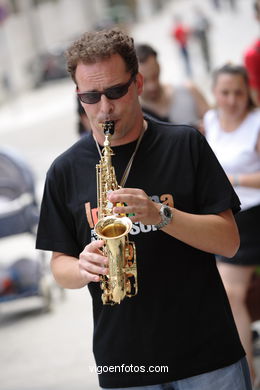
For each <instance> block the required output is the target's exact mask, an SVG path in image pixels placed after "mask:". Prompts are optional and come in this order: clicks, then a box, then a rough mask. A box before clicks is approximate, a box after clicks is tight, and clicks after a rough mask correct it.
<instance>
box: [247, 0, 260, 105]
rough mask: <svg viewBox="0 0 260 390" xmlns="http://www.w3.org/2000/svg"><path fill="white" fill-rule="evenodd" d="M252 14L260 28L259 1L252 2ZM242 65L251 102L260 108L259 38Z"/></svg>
mask: <svg viewBox="0 0 260 390" xmlns="http://www.w3.org/2000/svg"><path fill="white" fill-rule="evenodd" d="M254 12H255V18H256V20H257V21H258V23H259V27H260V0H256V1H255V2H254ZM244 63H245V67H246V68H247V72H248V75H249V82H250V86H251V92H252V97H253V100H254V102H255V104H256V105H258V106H260V37H258V38H257V39H256V41H255V42H254V43H253V44H252V45H251V46H250V47H249V48H248V49H247V50H246V52H245V53H244Z"/></svg>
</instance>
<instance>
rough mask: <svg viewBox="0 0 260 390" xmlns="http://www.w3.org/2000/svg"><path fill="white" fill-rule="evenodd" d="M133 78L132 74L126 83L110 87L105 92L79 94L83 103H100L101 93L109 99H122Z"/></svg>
mask: <svg viewBox="0 0 260 390" xmlns="http://www.w3.org/2000/svg"><path fill="white" fill-rule="evenodd" d="M133 79H134V77H133V76H132V77H131V78H130V80H129V81H128V82H127V83H126V84H124V85H119V86H118V87H113V88H108V89H106V90H105V91H104V92H94V91H93V92H83V93H78V96H79V98H80V100H81V101H82V103H85V104H95V103H98V102H99V101H100V99H101V95H105V96H106V97H107V98H108V99H120V98H121V97H122V96H124V95H126V94H127V92H128V89H129V87H130V85H131V83H132V81H133Z"/></svg>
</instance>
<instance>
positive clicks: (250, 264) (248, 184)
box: [204, 64, 260, 380]
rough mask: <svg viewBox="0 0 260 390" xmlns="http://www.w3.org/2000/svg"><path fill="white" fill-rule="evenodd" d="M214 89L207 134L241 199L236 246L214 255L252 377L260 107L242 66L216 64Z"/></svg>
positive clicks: (259, 245)
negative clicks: (250, 297) (228, 253)
mask: <svg viewBox="0 0 260 390" xmlns="http://www.w3.org/2000/svg"><path fill="white" fill-rule="evenodd" d="M213 94H214V97H215V101H216V108H214V109H212V110H210V111H208V112H207V113H206V115H205V118H204V126H205V136H206V138H207V140H208V142H209V144H210V146H211V147H212V149H213V151H214V152H215V154H216V156H217V158H218V160H219V161H220V163H221V164H222V166H223V168H224V170H225V172H226V173H227V175H228V177H229V180H230V182H231V184H232V185H233V186H234V188H235V190H236V192H237V194H238V196H239V198H240V201H241V203H242V211H241V212H240V213H239V214H237V216H236V221H237V224H238V228H239V232H240V240H241V245H240V248H239V251H238V252H237V254H236V255H235V256H234V257H233V258H231V259H229V258H227V257H225V256H218V260H219V262H218V264H219V271H220V274H221V277H222V280H223V282H224V285H225V288H226V291H227V294H228V297H229V300H230V303H231V308H232V310H233V314H234V318H235V321H236V325H237V328H238V331H239V335H240V338H241V341H242V344H243V346H244V348H245V350H246V354H247V359H248V363H249V368H250V372H251V376H252V379H253V380H255V372H254V367H253V348H252V331H251V319H250V317H249V313H248V309H247V306H246V296H247V292H248V288H249V285H250V281H251V278H252V275H253V273H254V272H255V269H256V266H257V265H259V264H260V240H259V232H260V229H259V221H260V109H258V108H255V105H254V103H253V101H252V99H251V96H250V88H249V82H248V75H247V72H246V69H245V68H244V67H243V66H237V65H230V64H227V65H224V66H223V67H221V68H219V69H217V70H216V71H215V72H214V76H213Z"/></svg>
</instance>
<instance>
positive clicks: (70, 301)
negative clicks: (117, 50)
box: [0, 0, 260, 390]
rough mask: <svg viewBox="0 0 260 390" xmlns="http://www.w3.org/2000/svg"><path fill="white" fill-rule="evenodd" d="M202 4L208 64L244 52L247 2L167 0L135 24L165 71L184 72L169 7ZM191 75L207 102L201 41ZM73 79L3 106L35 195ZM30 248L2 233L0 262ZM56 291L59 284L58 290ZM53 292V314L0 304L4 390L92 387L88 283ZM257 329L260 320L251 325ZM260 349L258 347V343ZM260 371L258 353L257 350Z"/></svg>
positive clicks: (62, 143) (60, 140)
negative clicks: (218, 7)
mask: <svg viewBox="0 0 260 390" xmlns="http://www.w3.org/2000/svg"><path fill="white" fill-rule="evenodd" d="M195 4H198V5H200V6H201V7H202V8H203V10H204V11H205V12H206V14H207V15H208V16H209V18H210V21H211V32H210V42H211V54H212V62H213V66H218V65H221V64H223V63H225V62H227V61H232V62H241V61H242V53H243V51H244V50H245V48H246V47H247V46H248V45H249V44H250V43H251V41H252V40H254V39H255V37H256V36H257V35H258V26H257V24H256V23H255V21H254V19H253V13H252V7H251V4H252V2H251V1H249V0H240V1H238V11H237V12H233V11H231V10H230V9H229V8H228V7H226V8H225V10H222V11H221V12H216V11H215V10H214V9H213V8H212V7H211V2H210V1H209V0H172V1H169V2H167V5H166V7H165V8H164V9H163V10H162V11H161V12H158V13H157V14H156V15H154V16H153V17H151V18H149V19H147V20H145V21H144V22H142V23H140V24H136V25H134V26H132V29H131V31H132V35H133V36H134V38H135V41H136V42H138V43H141V42H146V43H149V44H151V45H153V46H154V47H155V48H156V49H157V50H158V53H159V60H160V62H161V69H162V78H163V80H165V81H170V82H174V83H179V82H182V81H184V80H185V78H186V76H185V73H184V69H183V66H182V62H181V59H180V57H179V52H178V50H177V48H176V46H175V45H174V43H173V41H172V39H171V37H170V29H171V23H172V18H173V14H175V13H179V14H182V15H183V16H184V18H185V20H186V21H187V22H192V17H193V16H192V11H191V10H192V7H193V6H194V5H195ZM191 55H192V65H193V70H194V82H196V83H197V85H198V86H199V87H200V88H201V89H202V90H203V92H204V93H205V94H206V96H207V97H208V98H209V100H210V101H212V96H211V92H210V76H209V75H208V74H207V73H206V72H205V69H204V65H203V62H202V59H201V55H200V52H199V48H198V47H197V46H196V44H195V43H194V44H193V45H192V47H191ZM76 122H77V117H76V103H75V97H74V85H73V83H72V82H71V81H70V80H63V81H62V80H61V81H59V82H55V83H52V84H48V85H46V86H44V87H42V88H41V89H38V90H34V91H27V92H25V93H23V94H21V95H20V96H18V97H17V98H16V99H13V98H11V96H10V97H9V101H8V103H6V104H5V105H3V106H2V107H0V124H1V125H0V137H1V145H8V146H10V147H13V148H15V149H16V150H18V151H19V152H20V153H22V155H23V156H24V157H25V158H26V160H27V161H28V162H29V164H30V165H31V167H32V170H33V172H34V175H35V181H36V188H37V197H38V199H39V200H40V199H41V195H42V189H43V182H44V178H45V174H46V170H47V169H48V167H49V165H50V163H51V162H52V160H53V159H54V158H55V157H56V156H57V155H58V154H60V153H61V152H63V151H64V150H65V149H66V148H67V147H69V146H70V145H71V144H72V143H73V142H75V141H76V140H77V138H78V136H77V133H76ZM29 252H30V255H31V256H34V255H35V250H34V238H33V237H31V236H28V235H23V236H21V237H20V236H16V237H11V238H7V239H2V240H1V242H0V256H1V261H2V260H4V261H5V262H11V261H12V260H13V259H15V258H16V257H17V256H20V255H21V254H23V253H29ZM57 291H58V290H57ZM57 291H56V294H55V302H56V304H55V308H54V311H53V312H52V313H43V312H42V311H41V302H39V301H38V300H37V299H35V300H28V301H26V302H25V301H16V302H13V303H10V304H5V305H1V304H0V389H1V390H54V389H55V390H69V389H72V390H83V389H85V390H94V389H96V388H98V384H97V376H96V374H95V373H94V372H93V366H94V359H93V355H92V329H93V324H92V307H91V300H90V297H89V294H88V290H87V288H84V289H81V290H72V291H69V290H68V291H66V294H65V299H63V300H62V299H61V297H60V296H59V293H57ZM254 327H255V328H259V329H260V326H259V324H258V323H255V324H254ZM256 350H257V352H259V350H260V346H259V348H258V345H257V344H256ZM256 364H257V370H258V372H259V375H260V362H259V357H256Z"/></svg>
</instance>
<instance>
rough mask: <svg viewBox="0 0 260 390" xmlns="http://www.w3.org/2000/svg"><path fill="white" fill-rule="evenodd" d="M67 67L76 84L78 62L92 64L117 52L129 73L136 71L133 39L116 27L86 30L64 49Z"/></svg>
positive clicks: (132, 73)
mask: <svg viewBox="0 0 260 390" xmlns="http://www.w3.org/2000/svg"><path fill="white" fill-rule="evenodd" d="M65 54H66V57H67V69H68V72H69V73H70V75H71V77H72V79H73V80H74V82H75V83H76V84H77V82H76V79H75V72H76V68H77V65H78V63H79V62H83V63H84V64H93V63H95V62H98V61H100V60H104V59H106V58H109V57H111V56H112V55H113V54H119V55H120V56H121V57H122V58H123V60H124V62H125V64H126V70H127V71H128V72H130V73H131V75H136V74H137V73H138V61H137V56H136V52H135V48H134V40H133V38H131V37H130V36H128V35H127V34H126V33H124V32H123V31H121V30H120V29H118V28H112V29H110V30H101V31H92V32H86V33H85V34H83V35H82V36H81V37H80V38H79V39H78V40H76V41H75V42H74V43H73V44H72V45H71V46H70V47H69V48H68V50H67V51H66V53H65Z"/></svg>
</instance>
